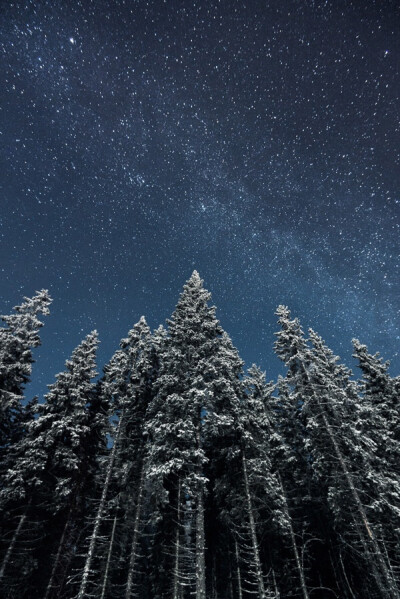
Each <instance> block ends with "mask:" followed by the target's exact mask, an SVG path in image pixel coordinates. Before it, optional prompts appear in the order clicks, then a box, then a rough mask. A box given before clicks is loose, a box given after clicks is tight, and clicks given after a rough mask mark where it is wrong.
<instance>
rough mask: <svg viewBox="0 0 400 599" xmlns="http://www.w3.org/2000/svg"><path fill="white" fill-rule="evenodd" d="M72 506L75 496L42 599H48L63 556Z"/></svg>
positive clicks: (73, 501) (72, 504)
mask: <svg viewBox="0 0 400 599" xmlns="http://www.w3.org/2000/svg"><path fill="white" fill-rule="evenodd" d="M74 504H75V495H74V497H73V500H72V503H71V506H70V508H69V512H68V517H67V521H66V523H65V526H64V530H63V532H62V535H61V539H60V542H59V543H58V548H57V554H56V557H55V559H54V563H53V568H52V570H51V575H50V580H49V582H48V585H47V588H46V594H45V596H44V599H49V597H50V596H51V593H52V590H53V586H54V582H55V579H56V575H57V570H58V569H59V567H60V562H61V556H62V555H63V552H64V547H65V540H66V538H67V532H68V529H69V526H70V523H71V517H72V513H73V511H74V507H75V505H74Z"/></svg>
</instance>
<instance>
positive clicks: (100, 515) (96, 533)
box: [77, 413, 123, 599]
mask: <svg viewBox="0 0 400 599" xmlns="http://www.w3.org/2000/svg"><path fill="white" fill-rule="evenodd" d="M122 421H123V413H122V414H121V418H120V419H119V422H118V428H117V432H116V436H115V441H114V445H113V448H112V450H111V454H110V457H109V461H108V466H107V473H106V479H105V481H104V485H103V491H102V494H101V499H100V503H99V507H98V509H97V514H96V518H95V521H94V528H93V532H92V536H91V537H90V544H89V549H88V552H87V555H86V562H85V566H84V569H83V574H82V580H81V585H80V587H79V592H78V595H77V599H83V597H84V596H85V594H86V587H87V584H88V581H89V576H90V568H91V566H92V561H93V558H94V553H95V546H96V541H97V538H98V536H99V530H100V525H101V521H102V518H103V512H104V508H105V505H106V500H107V493H108V487H109V486H110V481H111V475H112V471H113V467H114V461H115V456H116V454H117V445H118V441H119V437H120V433H121V427H122Z"/></svg>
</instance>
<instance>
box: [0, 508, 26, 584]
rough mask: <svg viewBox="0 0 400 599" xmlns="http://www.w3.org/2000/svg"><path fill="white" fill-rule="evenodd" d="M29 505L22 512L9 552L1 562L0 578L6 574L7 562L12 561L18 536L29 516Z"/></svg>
mask: <svg viewBox="0 0 400 599" xmlns="http://www.w3.org/2000/svg"><path fill="white" fill-rule="evenodd" d="M28 507H29V506H28ZM28 507H27V508H26V510H25V512H24V513H23V514H22V516H20V519H19V522H18V526H17V528H16V529H15V531H14V534H13V537H12V539H11V542H10V544H9V546H8V549H7V552H6V554H5V556H4V559H3V563H2V564H1V569H0V580H1V579H2V578H3V576H4V572H5V570H6V567H7V564H8V562H9V561H10V557H11V555H12V553H13V551H14V548H15V544H16V542H17V540H18V537H19V535H20V533H21V530H22V527H23V525H24V522H25V520H26V516H27V513H28Z"/></svg>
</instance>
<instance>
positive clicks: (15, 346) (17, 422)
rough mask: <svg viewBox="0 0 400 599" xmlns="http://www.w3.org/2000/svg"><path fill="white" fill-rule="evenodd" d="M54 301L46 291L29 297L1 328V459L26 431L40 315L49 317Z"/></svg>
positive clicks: (4, 318) (38, 339) (4, 317)
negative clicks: (25, 400)
mask: <svg viewBox="0 0 400 599" xmlns="http://www.w3.org/2000/svg"><path fill="white" fill-rule="evenodd" d="M51 301H52V300H51V298H50V296H49V294H48V291H47V290H45V289H42V290H41V291H38V292H36V295H34V296H33V297H32V298H28V297H25V298H24V302H23V303H22V304H21V305H20V306H16V307H15V308H14V310H15V314H11V315H8V316H1V319H2V321H3V322H4V323H5V325H6V326H5V327H3V328H0V458H1V457H2V456H4V453H5V451H6V449H7V448H8V446H9V445H10V444H12V443H15V442H16V441H17V440H18V439H19V438H20V437H21V433H22V432H23V431H21V427H22V421H23V420H24V415H23V407H22V404H21V399H22V398H23V394H24V387H25V385H26V384H27V383H28V382H29V379H30V375H31V371H32V364H33V357H32V349H33V348H35V347H38V345H40V337H39V329H40V328H41V327H42V326H43V323H42V322H41V321H40V320H39V318H38V316H39V315H40V314H43V315H47V314H49V308H48V306H49V305H50V304H51Z"/></svg>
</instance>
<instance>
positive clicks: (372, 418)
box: [353, 339, 400, 586]
mask: <svg viewBox="0 0 400 599" xmlns="http://www.w3.org/2000/svg"><path fill="white" fill-rule="evenodd" d="M353 347H354V354H353V355H354V357H355V358H357V360H358V365H359V367H360V369H361V371H362V374H363V379H362V400H361V402H360V410H359V412H360V426H359V430H360V434H361V435H362V438H363V439H364V444H365V453H366V454H367V458H366V459H365V460H364V462H365V463H364V468H363V477H362V485H360V486H361V488H362V491H363V494H364V502H365V504H366V512H367V515H368V519H369V520H370V521H371V522H372V523H373V525H374V529H376V530H378V531H379V538H380V546H381V549H382V552H383V553H384V554H386V555H387V559H388V561H389V563H390V564H391V569H392V572H393V576H394V578H396V579H397V585H398V586H400V572H399V570H398V566H395V565H394V564H397V561H398V555H399V552H400V420H399V393H398V389H397V388H396V380H395V379H393V378H392V377H391V376H390V375H389V372H388V368H389V363H388V362H383V360H382V358H380V356H379V354H375V355H371V354H369V353H368V350H367V347H366V346H365V345H362V344H361V343H360V342H359V341H358V340H356V339H354V340H353Z"/></svg>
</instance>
